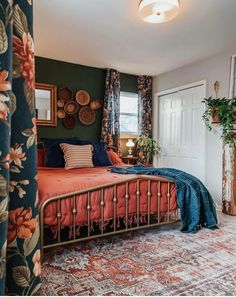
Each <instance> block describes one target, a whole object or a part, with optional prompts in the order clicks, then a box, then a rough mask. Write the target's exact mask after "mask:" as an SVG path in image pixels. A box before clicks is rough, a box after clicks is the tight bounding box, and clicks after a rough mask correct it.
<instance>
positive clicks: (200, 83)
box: [153, 80, 207, 182]
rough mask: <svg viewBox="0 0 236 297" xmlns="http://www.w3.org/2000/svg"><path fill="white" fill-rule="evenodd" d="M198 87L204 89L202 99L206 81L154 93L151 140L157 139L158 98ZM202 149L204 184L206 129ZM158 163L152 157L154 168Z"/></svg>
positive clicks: (155, 158)
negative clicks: (203, 150)
mask: <svg viewBox="0 0 236 297" xmlns="http://www.w3.org/2000/svg"><path fill="white" fill-rule="evenodd" d="M199 86H203V87H204V97H206V86H207V82H206V80H200V81H196V82H193V83H189V84H186V85H182V86H179V87H176V88H172V89H167V90H164V91H161V92H156V93H155V94H154V98H153V99H154V102H153V107H154V108H155V109H154V113H153V138H154V140H156V141H158V137H159V127H158V121H159V119H158V114H159V101H158V98H159V97H161V96H164V95H169V94H172V93H176V92H179V91H182V90H185V89H190V88H195V87H199ZM204 147H205V154H204V177H205V178H204V179H205V182H206V152H207V141H206V128H205V131H204ZM157 164H158V162H157V156H155V157H154V166H157Z"/></svg>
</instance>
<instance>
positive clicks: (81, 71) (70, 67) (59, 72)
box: [36, 57, 137, 140]
mask: <svg viewBox="0 0 236 297" xmlns="http://www.w3.org/2000/svg"><path fill="white" fill-rule="evenodd" d="M105 76H106V70H105V69H99V68H94V67H88V66H82V65H77V64H72V63H67V62H61V61H56V60H52V59H47V58H42V57H36V82H38V83H48V84H55V85H57V86H58V87H64V86H66V87H69V88H70V89H71V90H72V91H73V92H74V96H75V93H76V91H78V90H81V89H83V90H86V91H87V92H89V94H90V96H91V99H92V100H94V99H101V100H103V98H104V85H105ZM121 90H122V91H126V92H137V76H135V75H130V74H121ZM101 123H102V109H100V110H98V111H96V122H95V123H94V124H93V125H92V126H84V125H82V124H81V123H79V121H78V122H77V125H76V127H75V128H74V129H65V128H64V126H63V125H62V121H61V120H58V125H57V127H39V128H38V134H39V138H44V137H45V138H58V137H71V136H76V137H78V138H79V139H81V140H99V139H100V134H101Z"/></svg>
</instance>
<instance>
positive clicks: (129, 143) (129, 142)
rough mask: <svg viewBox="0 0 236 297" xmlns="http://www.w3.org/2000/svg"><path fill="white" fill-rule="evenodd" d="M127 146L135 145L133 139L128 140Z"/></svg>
mask: <svg viewBox="0 0 236 297" xmlns="http://www.w3.org/2000/svg"><path fill="white" fill-rule="evenodd" d="M126 146H127V147H134V142H133V140H132V139H128V141H127V142H126Z"/></svg>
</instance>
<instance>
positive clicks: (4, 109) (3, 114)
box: [0, 94, 10, 121]
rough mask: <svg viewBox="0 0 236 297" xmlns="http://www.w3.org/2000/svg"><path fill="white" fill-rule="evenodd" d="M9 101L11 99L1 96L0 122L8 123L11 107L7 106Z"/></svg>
mask: <svg viewBox="0 0 236 297" xmlns="http://www.w3.org/2000/svg"><path fill="white" fill-rule="evenodd" d="M7 101H9V98H8V97H7V96H5V95H3V94H0V120H4V121H6V120H7V116H8V114H9V112H10V109H9V107H8V106H7V105H6V102H7Z"/></svg>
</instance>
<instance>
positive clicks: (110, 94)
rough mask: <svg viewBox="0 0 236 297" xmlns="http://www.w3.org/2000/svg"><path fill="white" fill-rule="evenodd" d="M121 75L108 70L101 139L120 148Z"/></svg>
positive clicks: (115, 71)
mask: <svg viewBox="0 0 236 297" xmlns="http://www.w3.org/2000/svg"><path fill="white" fill-rule="evenodd" d="M119 117H120V73H119V72H118V71H117V70H113V69H107V74H106V83H105V98H104V106H103V121H102V135H101V139H102V140H103V141H104V142H105V143H106V144H107V145H112V146H114V147H115V148H116V149H117V150H118V151H119V148H120V123H119V122H120V120H119Z"/></svg>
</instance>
